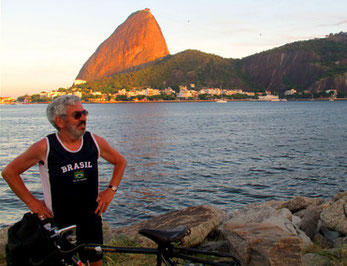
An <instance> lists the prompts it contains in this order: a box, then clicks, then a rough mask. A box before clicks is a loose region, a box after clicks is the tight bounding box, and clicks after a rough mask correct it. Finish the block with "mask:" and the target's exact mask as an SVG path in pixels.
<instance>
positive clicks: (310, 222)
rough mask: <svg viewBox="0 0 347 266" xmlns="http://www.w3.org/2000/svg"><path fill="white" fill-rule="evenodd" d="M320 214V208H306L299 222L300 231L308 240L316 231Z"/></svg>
mask: <svg viewBox="0 0 347 266" xmlns="http://www.w3.org/2000/svg"><path fill="white" fill-rule="evenodd" d="M321 212H322V210H321V208H319V207H317V206H308V207H307V209H306V211H305V214H304V217H303V218H302V220H301V225H300V229H301V230H302V231H304V232H305V234H306V235H307V236H308V237H309V238H310V239H313V237H314V234H315V233H316V231H317V230H316V229H317V225H318V221H319V216H320V213H321Z"/></svg>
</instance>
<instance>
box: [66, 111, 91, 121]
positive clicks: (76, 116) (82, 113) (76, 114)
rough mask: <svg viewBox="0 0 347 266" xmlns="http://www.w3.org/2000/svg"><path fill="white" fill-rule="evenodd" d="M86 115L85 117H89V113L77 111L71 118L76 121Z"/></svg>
mask: <svg viewBox="0 0 347 266" xmlns="http://www.w3.org/2000/svg"><path fill="white" fill-rule="evenodd" d="M82 115H84V116H87V115H88V111H87V110H83V111H75V112H73V113H72V114H71V116H72V117H73V118H75V119H76V120H78V119H80V118H81V116H82ZM63 116H68V115H63Z"/></svg>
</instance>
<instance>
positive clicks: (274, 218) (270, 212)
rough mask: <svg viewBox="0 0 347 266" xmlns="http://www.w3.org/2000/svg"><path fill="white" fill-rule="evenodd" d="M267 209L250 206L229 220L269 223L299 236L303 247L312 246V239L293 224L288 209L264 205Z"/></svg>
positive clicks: (233, 221)
mask: <svg viewBox="0 0 347 266" xmlns="http://www.w3.org/2000/svg"><path fill="white" fill-rule="evenodd" d="M263 206H265V207H262V206H260V205H254V204H251V205H248V206H246V207H245V208H242V209H241V210H239V211H237V212H234V213H233V214H232V218H231V219H230V220H229V222H231V223H243V224H247V223H268V224H273V225H276V226H278V227H280V228H282V229H283V230H285V231H287V232H289V233H293V234H295V235H297V236H299V237H300V238H301V239H302V241H303V245H304V246H305V247H306V246H309V245H311V244H312V241H311V239H310V238H309V237H308V236H307V235H306V234H305V233H304V232H303V231H301V230H300V229H298V227H296V226H295V225H294V223H293V222H292V217H293V215H292V213H291V212H290V211H289V210H288V209H286V208H283V209H278V210H276V209H274V208H272V207H268V206H266V205H263Z"/></svg>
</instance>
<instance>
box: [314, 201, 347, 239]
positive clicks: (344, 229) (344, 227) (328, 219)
mask: <svg viewBox="0 0 347 266" xmlns="http://www.w3.org/2000/svg"><path fill="white" fill-rule="evenodd" d="M345 208H347V203H346V201H345V200H344V198H341V199H339V200H337V201H336V202H334V204H332V205H331V206H330V207H328V208H326V209H324V210H323V211H322V213H321V214H320V219H321V220H322V221H323V222H324V223H325V224H326V225H327V227H328V228H330V229H333V230H335V231H338V232H340V233H342V234H344V235H347V212H345Z"/></svg>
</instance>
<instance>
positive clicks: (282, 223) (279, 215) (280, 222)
mask: <svg viewBox="0 0 347 266" xmlns="http://www.w3.org/2000/svg"><path fill="white" fill-rule="evenodd" d="M288 212H289V213H290V211H289V210H288V209H281V210H279V211H276V212H275V213H274V215H273V216H270V217H269V218H267V219H265V220H264V221H263V222H262V223H267V224H272V225H276V226H278V227H280V228H281V229H282V230H284V231H287V232H289V233H292V234H295V235H297V236H298V237H300V238H301V240H302V242H303V247H307V246H310V245H312V244H313V243H312V241H311V239H310V238H309V237H308V236H307V235H306V234H305V233H304V232H303V231H301V230H300V229H299V228H298V227H296V226H295V225H294V224H293V223H292V222H291V221H290V220H289V219H288ZM286 214H287V215H286Z"/></svg>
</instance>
